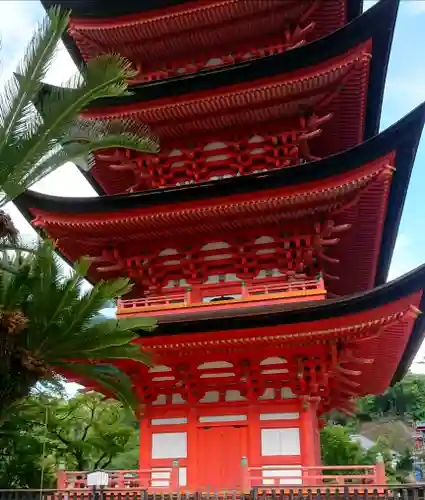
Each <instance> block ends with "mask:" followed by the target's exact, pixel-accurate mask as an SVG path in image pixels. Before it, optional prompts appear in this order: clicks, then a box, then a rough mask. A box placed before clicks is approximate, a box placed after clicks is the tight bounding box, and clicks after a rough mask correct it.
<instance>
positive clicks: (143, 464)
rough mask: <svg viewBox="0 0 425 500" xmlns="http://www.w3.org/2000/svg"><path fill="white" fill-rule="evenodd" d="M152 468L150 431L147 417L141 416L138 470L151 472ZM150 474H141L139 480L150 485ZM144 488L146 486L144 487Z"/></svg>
mask: <svg viewBox="0 0 425 500" xmlns="http://www.w3.org/2000/svg"><path fill="white" fill-rule="evenodd" d="M151 468H152V431H151V426H150V417H149V415H146V414H145V415H143V416H142V417H141V421H140V453H139V469H140V470H149V471H150V470H151ZM150 476H151V474H150V473H147V472H144V473H142V474H141V480H143V482H145V481H146V480H147V481H148V482H149V483H150V479H151V477H150ZM144 486H146V485H144Z"/></svg>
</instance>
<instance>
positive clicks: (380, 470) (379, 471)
mask: <svg viewBox="0 0 425 500" xmlns="http://www.w3.org/2000/svg"><path fill="white" fill-rule="evenodd" d="M375 482H376V484H380V485H382V484H387V476H386V475H385V462H384V458H383V456H382V455H381V454H380V453H378V455H377V456H376V466H375Z"/></svg>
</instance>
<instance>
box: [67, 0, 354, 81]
mask: <svg viewBox="0 0 425 500" xmlns="http://www.w3.org/2000/svg"><path fill="white" fill-rule="evenodd" d="M62 3H64V2H62ZM346 3H347V2H346V0H334V2H332V3H330V2H323V0H306V1H304V2H298V1H295V0H286V1H285V2H282V1H281V0H279V1H276V0H266V1H265V0H260V1H258V0H252V1H250V2H248V3H244V2H242V3H241V2H238V1H237V0H226V1H221V2H216V1H210V2H204V3H203V4H201V5H196V4H192V5H190V6H187V7H186V6H185V5H184V4H182V5H181V6H178V7H177V8H171V9H170V10H168V9H165V10H163V11H157V12H153V13H152V14H151V13H143V12H140V13H139V14H138V13H134V14H133V15H130V16H129V15H127V16H123V17H119V16H118V17H115V18H113V19H100V18H98V19H95V18H92V19H87V18H84V17H78V9H76V12H77V13H76V17H74V18H72V21H71V24H70V29H69V33H70V35H71V37H72V38H73V39H74V41H75V42H76V44H77V46H78V48H79V50H80V53H81V55H82V56H83V58H84V59H86V60H87V59H88V58H90V57H93V56H96V55H99V54H102V53H106V52H111V51H114V52H118V53H120V54H122V55H123V56H125V57H127V58H128V59H129V60H131V61H133V62H134V65H135V68H136V70H137V73H138V76H137V77H136V78H135V80H134V82H141V81H142V82H143V81H152V80H158V79H161V78H167V77H170V76H173V75H175V74H177V75H181V74H182V72H183V73H191V72H196V71H199V70H201V69H203V68H205V67H208V68H211V66H214V65H215V66H220V65H223V64H232V63H235V62H239V61H244V60H249V59H252V58H256V57H262V56H264V55H266V54H268V53H276V52H281V51H284V50H288V49H290V48H293V47H296V46H298V45H300V44H303V43H305V42H306V41H311V40H314V39H317V38H320V37H322V36H325V35H327V34H329V33H331V32H333V31H335V30H337V29H339V28H341V27H342V26H343V25H344V23H345V22H346V20H347V16H346V10H347V6H346ZM351 3H353V2H352V1H351ZM253 33H255V39H254V40H253V39H252V34H253ZM214 63H215V64H214Z"/></svg>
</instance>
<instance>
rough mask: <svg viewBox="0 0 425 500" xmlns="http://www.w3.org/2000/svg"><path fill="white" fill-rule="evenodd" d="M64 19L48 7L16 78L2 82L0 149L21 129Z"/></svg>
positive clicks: (45, 70) (19, 133)
mask: <svg viewBox="0 0 425 500" xmlns="http://www.w3.org/2000/svg"><path fill="white" fill-rule="evenodd" d="M68 22H69V14H68V13H66V12H63V11H61V10H60V9H59V8H52V9H51V10H50V11H49V17H47V16H46V17H45V19H44V20H43V22H42V23H41V24H40V25H39V26H38V29H37V31H36V32H35V33H34V35H33V37H32V39H31V41H30V43H29V45H28V47H27V50H26V52H25V56H24V58H23V59H22V62H21V63H20V65H19V67H18V68H17V72H18V73H19V74H20V75H21V79H20V81H19V82H18V80H17V79H16V77H12V79H10V80H9V81H8V82H7V83H6V85H5V88H4V90H3V93H2V95H1V96H0V151H1V150H2V149H3V147H4V146H5V145H6V144H8V143H9V142H10V141H12V142H14V140H15V139H16V138H17V137H20V136H21V135H22V132H23V131H24V130H25V128H26V118H27V114H28V111H29V106H30V104H31V100H32V98H33V97H34V96H35V94H36V93H37V91H38V90H39V88H40V82H41V81H42V79H43V78H45V76H46V73H47V71H48V69H49V67H50V64H51V62H52V60H53V56H54V53H55V50H56V47H57V44H58V42H59V40H60V39H61V36H62V34H63V32H64V31H65V29H66V26H67V24H68ZM2 163H3V162H2Z"/></svg>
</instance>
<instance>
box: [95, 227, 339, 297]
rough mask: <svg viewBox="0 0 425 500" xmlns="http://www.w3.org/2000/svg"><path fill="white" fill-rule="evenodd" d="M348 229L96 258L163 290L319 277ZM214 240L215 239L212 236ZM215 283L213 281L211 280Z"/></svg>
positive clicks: (103, 267)
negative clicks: (219, 281)
mask: <svg viewBox="0 0 425 500" xmlns="http://www.w3.org/2000/svg"><path fill="white" fill-rule="evenodd" d="M344 229H347V227H343V226H341V227H340V226H336V225H334V224H332V223H327V224H322V225H320V224H316V225H315V227H311V233H308V232H306V233H305V234H292V235H291V234H285V232H284V230H283V228H282V229H280V230H277V229H275V230H274V231H270V232H267V234H265V235H264V234H261V235H259V234H258V230H257V232H256V233H254V232H251V233H246V234H245V235H244V234H239V235H237V236H233V235H229V234H227V235H226V237H225V239H219V240H215V241H211V239H208V240H205V241H203V240H202V239H199V240H198V241H197V243H196V244H195V243H194V242H193V241H192V243H190V242H187V241H186V242H184V243H180V246H179V247H174V248H169V249H164V246H163V244H162V246H158V244H157V246H156V248H155V247H151V249H148V250H146V252H144V253H143V252H141V253H140V254H138V255H137V254H136V255H129V256H127V257H123V256H122V255H121V254H120V251H119V249H118V248H115V249H113V248H112V249H105V250H103V252H102V253H101V255H99V256H98V257H96V258H95V260H96V261H97V263H98V267H97V269H98V270H99V271H104V272H109V271H120V273H121V274H126V275H127V276H130V277H131V278H132V279H133V280H134V281H135V282H136V283H137V285H138V286H139V287H140V288H141V289H144V290H145V293H146V292H151V293H159V292H160V291H161V290H162V289H163V288H164V287H166V286H170V285H172V286H174V289H176V288H178V287H181V286H183V285H184V286H189V285H192V286H193V285H201V284H205V283H209V282H211V280H210V281H209V279H210V278H212V277H220V276H223V277H224V278H223V280H225V281H234V282H238V281H243V282H245V283H248V284H249V283H253V282H259V281H260V280H267V281H273V279H274V280H275V281H276V279H280V280H287V279H296V278H297V276H298V277H299V278H301V279H305V278H314V277H315V276H317V275H318V274H319V273H320V272H321V271H322V270H323V265H322V264H323V260H324V259H325V260H326V259H328V260H329V258H327V257H326V255H325V248H326V246H329V245H331V246H332V245H334V244H336V243H337V241H338V239H337V238H334V235H335V233H338V232H340V231H342V230H344ZM210 238H211V237H210ZM212 282H214V281H212Z"/></svg>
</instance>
